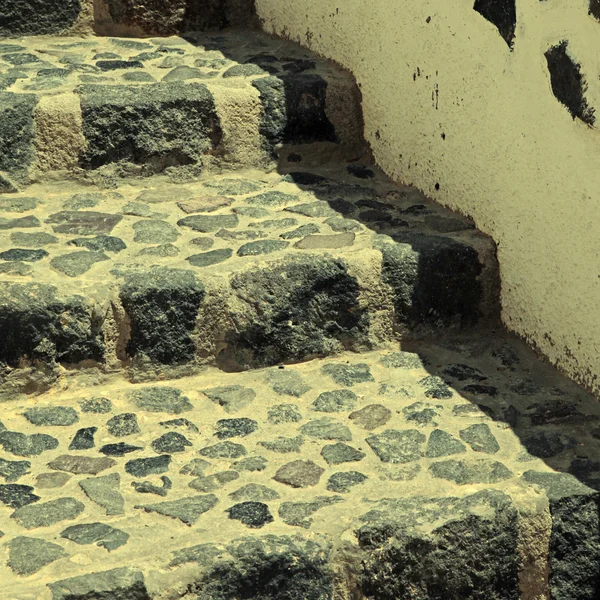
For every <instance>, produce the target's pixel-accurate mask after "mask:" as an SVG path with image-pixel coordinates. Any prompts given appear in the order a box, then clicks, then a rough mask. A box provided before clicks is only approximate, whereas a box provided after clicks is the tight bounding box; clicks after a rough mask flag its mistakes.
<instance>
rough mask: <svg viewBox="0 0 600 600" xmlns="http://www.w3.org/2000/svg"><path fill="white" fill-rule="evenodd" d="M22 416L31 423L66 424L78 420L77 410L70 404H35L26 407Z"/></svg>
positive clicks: (71, 423) (39, 424) (42, 424)
mask: <svg viewBox="0 0 600 600" xmlns="http://www.w3.org/2000/svg"><path fill="white" fill-rule="evenodd" d="M23 416H24V417H25V418H26V419H27V420H28V421H29V422H30V423H32V424H33V425H38V426H44V425H46V426H47V425H54V426H63V427H64V426H68V425H73V424H74V423H77V421H79V417H78V415H77V411H76V410H75V409H73V408H71V407H70V406H36V407H33V408H28V409H27V410H26V411H25V412H24V413H23Z"/></svg>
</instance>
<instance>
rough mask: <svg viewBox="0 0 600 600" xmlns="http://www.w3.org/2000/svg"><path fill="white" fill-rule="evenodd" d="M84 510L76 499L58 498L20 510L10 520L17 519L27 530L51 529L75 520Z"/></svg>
mask: <svg viewBox="0 0 600 600" xmlns="http://www.w3.org/2000/svg"><path fill="white" fill-rule="evenodd" d="M84 508H85V505H84V504H82V503H81V502H79V501H78V500H75V498H57V499H56V500H50V501H49V502H42V503H39V504H30V505H28V506H23V507H21V508H18V509H17V510H15V512H14V513H13V514H12V515H10V518H11V519H15V521H17V523H19V525H21V527H24V528H25V529H35V528H37V527H50V526H51V525H54V524H55V523H60V522H61V521H66V520H69V519H75V518H76V517H78V516H79V515H80V514H81V513H82V512H83V510H84Z"/></svg>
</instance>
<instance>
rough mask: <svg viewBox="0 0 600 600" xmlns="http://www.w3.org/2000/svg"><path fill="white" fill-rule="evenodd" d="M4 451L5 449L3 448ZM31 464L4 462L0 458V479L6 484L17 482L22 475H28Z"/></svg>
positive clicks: (26, 462) (22, 461)
mask: <svg viewBox="0 0 600 600" xmlns="http://www.w3.org/2000/svg"><path fill="white" fill-rule="evenodd" d="M57 445H58V444H57ZM3 448H4V449H5V450H6V448H5V447H4V446H3ZM30 469H31V463H30V462H29V461H28V460H6V459H5V458H0V477H3V478H4V480H5V481H6V482H8V483H12V482H13V481H18V480H19V479H20V478H21V477H23V475H26V474H27V473H29V471H30Z"/></svg>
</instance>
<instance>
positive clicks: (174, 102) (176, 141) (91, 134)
mask: <svg viewBox="0 0 600 600" xmlns="http://www.w3.org/2000/svg"><path fill="white" fill-rule="evenodd" d="M79 93H80V95H81V109H82V115H83V133H84V135H85V138H86V140H87V149H86V153H85V157H84V159H83V164H84V165H85V166H86V167H88V168H90V167H91V168H97V167H100V166H102V165H105V164H109V163H112V162H118V161H121V160H126V161H129V162H133V163H138V164H146V163H152V162H154V163H157V164H158V165H160V164H161V163H162V165H173V164H175V165H181V164H183V165H185V164H193V163H197V162H198V161H199V160H201V157H202V155H203V154H204V153H206V152H208V151H210V150H211V149H212V148H214V147H215V146H216V145H217V144H218V143H219V142H220V140H221V136H222V132H221V127H220V124H219V117H218V115H217V113H216V109H215V103H214V99H213V97H212V94H211V93H210V92H209V90H208V89H207V88H206V86H204V85H202V84H198V83H184V82H176V81H174V82H169V83H155V84H149V85H145V86H143V87H138V86H135V85H132V86H128V85H117V86H110V85H102V86H94V85H83V86H81V89H80V90H79Z"/></svg>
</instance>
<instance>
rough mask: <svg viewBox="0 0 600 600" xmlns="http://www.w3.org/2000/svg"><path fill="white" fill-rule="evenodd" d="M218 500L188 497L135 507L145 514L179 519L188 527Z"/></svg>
mask: <svg viewBox="0 0 600 600" xmlns="http://www.w3.org/2000/svg"><path fill="white" fill-rule="evenodd" d="M217 502H218V499H217V497H216V496H215V495H214V494H206V495H204V496H190V497H188V498H181V499H180V500H172V501H168V502H159V503H158V504H146V505H136V506H135V507H134V508H141V509H142V510H144V511H146V512H155V513H158V514H159V515H164V516H166V517H171V518H173V519H179V520H180V521H181V522H182V523H185V524H186V525H189V526H190V527H191V526H192V525H194V523H196V521H198V519H199V518H200V516H201V515H203V514H204V513H205V512H207V511H209V510H210V509H211V508H214V506H215V505H216V504H217Z"/></svg>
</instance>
